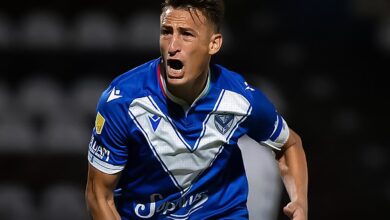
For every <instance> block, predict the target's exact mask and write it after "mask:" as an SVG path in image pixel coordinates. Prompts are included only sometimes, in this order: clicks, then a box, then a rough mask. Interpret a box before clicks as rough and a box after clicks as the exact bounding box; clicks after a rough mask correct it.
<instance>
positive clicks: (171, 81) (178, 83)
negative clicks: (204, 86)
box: [167, 77, 186, 86]
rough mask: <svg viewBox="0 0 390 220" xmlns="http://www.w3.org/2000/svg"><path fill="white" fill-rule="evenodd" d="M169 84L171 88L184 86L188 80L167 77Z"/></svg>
mask: <svg viewBox="0 0 390 220" xmlns="http://www.w3.org/2000/svg"><path fill="white" fill-rule="evenodd" d="M167 83H168V84H169V85H170V86H182V85H185V84H186V80H185V79H184V78H171V77H167Z"/></svg>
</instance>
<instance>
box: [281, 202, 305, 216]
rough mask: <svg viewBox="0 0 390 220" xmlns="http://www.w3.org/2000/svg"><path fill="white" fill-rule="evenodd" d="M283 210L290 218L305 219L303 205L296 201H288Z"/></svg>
mask: <svg viewBox="0 0 390 220" xmlns="http://www.w3.org/2000/svg"><path fill="white" fill-rule="evenodd" d="M283 212H284V214H285V215H287V216H288V217H289V218H290V219H291V220H307V213H306V211H305V209H304V207H303V206H302V205H301V204H299V203H298V202H290V203H288V204H287V205H286V206H285V207H284V208H283Z"/></svg>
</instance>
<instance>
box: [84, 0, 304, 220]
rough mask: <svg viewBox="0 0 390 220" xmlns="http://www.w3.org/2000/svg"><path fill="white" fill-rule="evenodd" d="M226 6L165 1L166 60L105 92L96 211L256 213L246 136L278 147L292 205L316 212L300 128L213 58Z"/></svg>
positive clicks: (96, 215) (93, 186)
mask: <svg viewBox="0 0 390 220" xmlns="http://www.w3.org/2000/svg"><path fill="white" fill-rule="evenodd" d="M223 11H224V6H223V1H222V0H181V1H180V0H166V1H165V3H164V6H163V8H162V13H161V19H160V25H161V33H160V50H161V55H162V56H161V58H158V59H156V60H152V61H149V62H147V63H145V64H143V65H141V66H139V67H137V68H135V69H132V70H130V71H128V72H127V73H125V74H123V75H121V76H119V77H117V78H116V79H115V80H114V81H113V82H112V83H111V85H110V86H109V87H108V88H107V90H105V91H104V92H103V94H102V97H101V99H100V101H99V104H98V107H97V117H96V122H95V128H94V129H93V135H92V139H91V142H90V145H89V154H88V159H89V173H88V182H87V189H86V199H87V203H88V207H89V210H90V213H91V215H92V217H93V219H97V220H99V219H106V220H107V219H202V220H204V219H248V211H247V206H246V202H247V195H248V184H247V179H246V176H245V170H244V166H243V163H242V157H241V153H240V150H239V148H238V147H237V141H238V139H239V138H240V137H241V136H243V135H245V134H247V135H248V136H250V137H251V138H253V139H254V140H256V141H258V142H261V143H262V144H264V145H266V146H269V147H271V148H272V149H274V150H275V151H276V152H277V159H278V162H279V166H280V170H281V175H282V177H283V181H284V184H285V186H286V189H287V192H288V193H289V196H290V198H291V203H289V204H288V205H287V206H286V207H285V208H284V212H285V213H286V214H287V215H288V216H289V217H290V219H294V220H304V219H307V170H306V159H305V154H304V151H303V148H302V144H301V141H300V138H299V136H298V135H297V134H296V133H295V132H294V131H292V130H291V129H289V128H288V127H287V124H286V122H285V121H284V120H283V118H282V117H281V116H280V114H279V113H278V112H277V111H276V110H275V108H274V106H273V105H272V104H271V103H270V102H269V101H268V100H267V99H266V97H265V96H264V95H263V94H262V93H261V92H260V91H259V90H257V89H255V88H253V87H251V86H249V85H248V84H247V83H246V82H245V81H244V79H243V78H242V77H241V76H240V75H239V74H237V73H234V72H232V71H229V70H227V69H225V68H224V67H222V66H219V65H211V64H210V61H211V57H212V55H214V54H216V53H217V52H218V51H219V50H220V48H221V46H222V40H223V38H222V35H221V33H220V25H221V21H222V17H223Z"/></svg>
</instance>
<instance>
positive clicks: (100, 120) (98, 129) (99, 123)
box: [95, 112, 106, 134]
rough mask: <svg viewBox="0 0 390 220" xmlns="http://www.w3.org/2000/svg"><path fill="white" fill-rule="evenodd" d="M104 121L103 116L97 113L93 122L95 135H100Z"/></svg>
mask: <svg viewBox="0 0 390 220" xmlns="http://www.w3.org/2000/svg"><path fill="white" fill-rule="evenodd" d="M105 121H106V119H104V118H103V116H102V115H101V114H100V112H98V113H97V115H96V120H95V128H96V133H97V134H101V133H102V130H103V126H104V122H105Z"/></svg>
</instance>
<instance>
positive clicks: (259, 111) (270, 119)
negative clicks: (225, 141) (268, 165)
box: [247, 89, 289, 151]
mask: <svg viewBox="0 0 390 220" xmlns="http://www.w3.org/2000/svg"><path fill="white" fill-rule="evenodd" d="M252 95H253V97H252V98H253V99H252V106H253V110H252V112H251V115H250V116H249V117H248V119H247V126H248V135H249V136H250V137H251V138H253V139H254V140H256V141H257V142H259V143H261V144H263V145H265V146H268V147H270V148H272V149H273V150H278V151H279V150H281V149H282V147H283V145H284V144H285V143H286V141H287V139H288V136H289V128H288V125H287V123H286V121H285V120H284V119H283V117H282V116H281V115H280V114H279V112H278V111H277V110H276V108H275V107H274V105H273V104H272V103H271V102H270V101H269V100H268V99H267V98H266V97H265V96H264V94H263V93H262V92H261V91H260V90H258V89H255V90H254V91H253V92H252Z"/></svg>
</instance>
